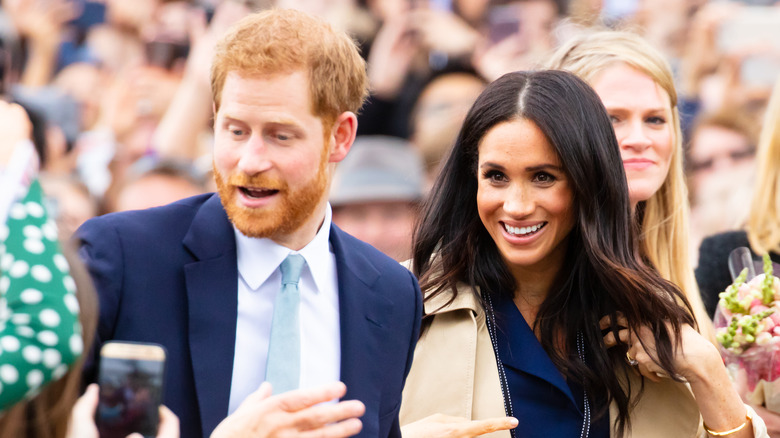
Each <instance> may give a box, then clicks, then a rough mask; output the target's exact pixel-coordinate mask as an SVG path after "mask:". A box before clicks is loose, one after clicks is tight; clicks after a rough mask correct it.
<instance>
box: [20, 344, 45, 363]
mask: <svg viewBox="0 0 780 438" xmlns="http://www.w3.org/2000/svg"><path fill="white" fill-rule="evenodd" d="M41 356H42V354H41V349H40V348H38V347H36V346H35V345H28V346H26V347H24V348H22V357H24V360H26V361H27V362H29V363H30V364H32V365H35V364H37V363H40V361H41Z"/></svg>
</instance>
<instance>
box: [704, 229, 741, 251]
mask: <svg viewBox="0 0 780 438" xmlns="http://www.w3.org/2000/svg"><path fill="white" fill-rule="evenodd" d="M740 246H747V247H749V246H750V243H749V242H748V238H747V233H746V232H745V231H744V230H734V231H726V232H723V233H718V234H713V235H712V236H708V237H705V238H704V239H703V240H702V242H701V245H700V246H699V252H700V253H707V252H717V253H720V252H725V251H731V250H733V249H734V248H738V247H740Z"/></svg>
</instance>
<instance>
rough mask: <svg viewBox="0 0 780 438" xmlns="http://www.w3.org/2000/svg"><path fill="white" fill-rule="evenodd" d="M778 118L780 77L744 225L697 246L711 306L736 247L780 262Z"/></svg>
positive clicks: (775, 419) (776, 426) (771, 417)
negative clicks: (765, 255) (742, 228)
mask: <svg viewBox="0 0 780 438" xmlns="http://www.w3.org/2000/svg"><path fill="white" fill-rule="evenodd" d="M779 122H780V80H778V82H776V83H775V88H774V91H773V93H772V97H771V99H770V100H769V106H768V108H767V111H766V114H765V116H764V125H763V128H762V130H761V137H760V138H759V141H758V152H757V155H756V163H757V166H758V169H757V172H756V181H755V186H754V191H753V201H752V202H751V203H750V210H749V211H748V216H747V221H746V222H745V229H744V230H739V231H729V232H725V233H720V234H716V235H714V236H711V237H708V238H706V239H704V240H703V241H702V243H701V246H700V247H699V265H698V267H697V268H696V280H698V282H699V287H700V288H701V293H702V297H703V298H704V299H705V300H709V301H710V302H711V303H712V306H713V307H714V306H715V303H716V302H717V300H718V293H720V292H723V291H724V290H725V289H726V287H727V286H728V285H729V284H730V283H731V276H730V274H729V268H728V257H729V253H731V251H732V250H734V249H735V248H738V247H741V246H745V247H748V248H750V250H751V251H752V252H753V257H755V258H757V257H758V256H759V255H761V254H767V253H768V254H769V256H770V257H771V258H772V260H773V261H774V262H775V263H780V166H778V163H780V123H779ZM746 207H747V205H746ZM756 410H757V411H758V412H759V413H760V415H761V416H762V417H764V418H765V419H766V422H767V426H768V427H769V431H770V432H772V433H780V416H778V415H777V414H772V413H770V412H768V411H766V410H765V409H763V408H761V407H758V408H756Z"/></svg>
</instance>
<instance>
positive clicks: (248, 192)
mask: <svg viewBox="0 0 780 438" xmlns="http://www.w3.org/2000/svg"><path fill="white" fill-rule="evenodd" d="M238 190H240V191H241V193H242V194H243V195H244V196H246V197H247V198H249V199H261V198H266V197H268V196H272V195H275V194H277V193H279V190H277V189H265V188H256V187H239V188H238Z"/></svg>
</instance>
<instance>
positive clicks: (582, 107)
mask: <svg viewBox="0 0 780 438" xmlns="http://www.w3.org/2000/svg"><path fill="white" fill-rule="evenodd" d="M516 119H526V120H529V121H532V122H533V123H535V124H536V126H538V127H539V129H540V130H541V131H542V132H543V133H544V134H545V136H546V137H547V140H548V141H549V142H550V144H551V145H552V146H553V148H554V149H555V151H556V153H557V154H558V157H559V158H560V160H561V163H562V165H563V168H564V170H565V172H566V174H567V177H568V179H569V181H570V182H571V187H572V190H573V192H574V200H575V201H574V203H575V205H574V206H573V209H574V211H575V215H576V216H575V217H576V218H577V221H576V224H575V226H574V228H573V229H572V231H571V233H570V235H569V238H568V247H567V253H566V260H565V263H564V266H563V268H562V272H561V273H560V274H559V275H558V277H557V278H556V280H555V282H554V284H553V286H552V288H551V290H550V292H549V294H548V296H547V298H546V299H545V301H544V302H543V303H542V305H541V308H540V309H539V312H538V314H537V317H536V321H535V324H534V331H535V332H536V333H537V334H538V335H539V337H540V342H541V344H542V346H543V347H544V349H545V351H546V352H547V354H548V355H549V356H550V358H551V359H552V361H553V363H555V365H556V367H557V368H558V369H559V370H560V371H561V372H562V373H563V374H564V375H565V377H566V378H567V379H572V380H573V381H575V382H577V383H579V384H581V385H582V386H583V388H584V389H585V390H586V391H587V392H588V393H589V394H590V396H591V398H592V399H593V400H599V401H606V403H604V404H603V405H602V406H601V407H600V410H599V411H598V412H597V416H601V415H606V414H607V412H608V407H609V402H612V401H614V402H615V403H616V405H617V407H618V418H617V423H616V431H617V433H618V434H619V435H622V434H623V433H624V431H625V430H626V428H630V418H629V411H630V408H631V406H632V403H634V402H635V401H636V399H637V397H635V396H632V388H631V387H630V385H629V384H628V379H627V377H628V376H627V373H628V372H629V371H628V368H627V367H626V366H625V352H626V348H627V346H622V347H618V348H612V349H609V350H607V348H606V347H605V345H604V342H603V336H604V333H602V331H601V330H600V329H599V320H600V319H601V318H602V317H603V316H605V315H609V316H611V317H612V321H613V326H612V328H611V330H612V331H613V332H614V334H615V336H616V337H617V330H618V327H617V325H616V324H615V323H614V321H616V318H617V317H618V314H622V315H623V316H624V317H625V318H626V320H627V321H628V326H629V328H630V329H631V330H632V331H638V329H639V328H640V327H641V326H646V327H649V328H650V329H651V331H652V333H653V334H654V337H655V343H656V346H657V351H658V361H659V365H660V366H661V367H662V368H663V369H664V370H665V371H666V372H667V373H668V374H669V375H670V376H677V375H678V374H677V370H676V369H675V367H674V365H673V352H674V350H675V349H676V348H678V347H679V339H680V336H679V335H680V330H681V325H682V324H684V323H687V324H692V325H693V324H694V320H693V318H692V317H691V312H690V307H689V308H688V309H685V308H683V307H680V306H679V305H678V304H676V302H675V299H674V298H675V297H678V299H680V300H681V301H682V302H684V303H686V305H687V302H686V301H685V299H684V297H683V295H682V293H681V292H680V291H679V289H678V288H677V287H676V286H674V285H673V284H671V283H669V282H668V281H666V280H664V279H662V278H661V276H660V275H658V273H657V272H655V270H654V269H652V268H651V267H649V265H648V263H646V261H645V260H643V259H642V257H641V256H640V252H639V247H638V245H637V242H636V239H635V230H634V229H633V225H632V224H633V221H632V220H631V211H630V205H629V199H628V186H627V183H626V175H625V173H624V170H623V162H622V159H621V157H620V150H619V148H618V144H617V140H616V138H615V133H614V131H613V130H612V124H611V123H610V120H609V118H608V116H607V113H606V110H605V109H604V106H603V105H602V103H601V100H600V99H599V97H598V95H596V93H595V92H594V91H593V90H592V89H591V88H590V87H589V86H588V85H587V84H586V83H585V82H583V81H582V80H580V79H579V78H577V77H576V76H574V75H572V74H570V73H567V72H563V71H553V70H549V71H539V72H515V73H509V74H506V75H504V76H502V77H501V78H499V79H498V80H496V81H495V82H493V83H492V84H490V85H489V86H488V87H487V88H486V89H485V90H484V91H483V93H482V94H481V95H480V96H479V98H477V100H476V102H475V103H474V105H473V106H472V107H471V109H470V110H469V113H468V115H467V116H466V119H465V121H464V123H463V127H462V128H461V131H460V134H459V135H458V139H457V141H456V143H455V146H454V148H453V149H452V151H450V155H449V157H448V158H447V162H446V164H445V166H444V167H443V169H442V172H441V174H440V175H439V177H438V179H437V181H436V183H435V184H434V186H433V190H432V192H431V195H430V196H429V198H428V200H427V201H426V203H425V204H424V205H423V210H422V214H421V218H420V223H419V225H418V227H417V229H416V232H415V236H414V249H413V252H414V255H413V257H414V268H413V269H414V273H415V274H416V275H417V277H418V278H419V279H420V286H421V288H422V290H423V292H424V293H425V299H426V300H430V299H431V298H432V297H434V296H436V295H438V294H440V293H442V292H445V291H450V293H451V294H452V298H453V299H454V297H455V295H456V294H457V293H458V292H457V284H458V283H461V282H465V283H467V284H468V285H470V286H471V287H472V290H474V291H477V290H479V291H481V293H482V294H493V295H504V296H508V297H513V296H514V293H515V292H516V291H517V290H520V289H522V285H518V284H516V282H515V279H514V277H513V276H512V275H511V274H510V272H509V270H508V268H507V266H506V265H505V263H504V261H503V259H502V257H501V255H500V253H499V251H498V248H497V247H496V245H495V243H494V241H493V239H492V238H491V236H490V235H489V234H488V232H487V230H486V229H485V227H484V226H483V224H482V222H481V220H480V218H479V215H478V212H477V203H476V198H477V161H478V152H479V151H478V147H479V143H480V141H481V140H482V138H484V136H485V135H486V133H487V132H488V131H489V130H490V129H492V128H493V127H494V126H496V125H498V124H500V123H503V122H507V121H511V120H516ZM479 298H480V300H482V299H483V297H482V296H480V297H479ZM482 302H483V303H484V300H482ZM667 323H668V324H669V325H668V326H667ZM668 327H670V328H671V330H669V328H668ZM578 332H582V334H583V336H584V340H585V349H586V352H585V355H586V357H587V364H586V363H583V362H582V361H581V360H580V359H579V358H578V356H577V355H576V348H573V346H574V345H575V342H576V337H577V333H578ZM670 332H671V333H670ZM672 335H674V339H677V340H678V344H677V345H673V343H672V341H671V339H672ZM561 339H563V340H564V344H561ZM562 347H563V348H562ZM619 373H622V375H623V377H624V379H623V380H624V381H625V382H626V386H623V385H621V383H620V380H619ZM640 392H641V391H640Z"/></svg>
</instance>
